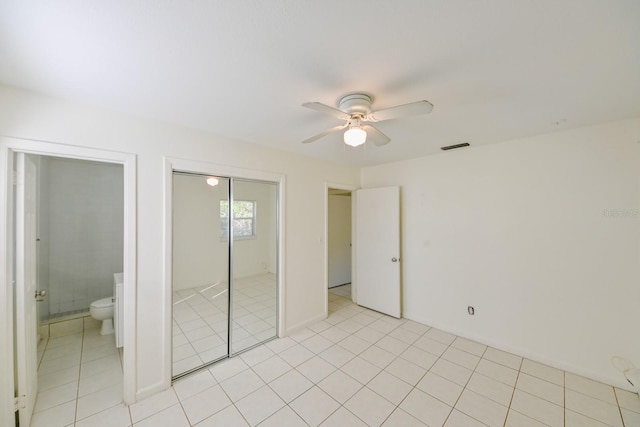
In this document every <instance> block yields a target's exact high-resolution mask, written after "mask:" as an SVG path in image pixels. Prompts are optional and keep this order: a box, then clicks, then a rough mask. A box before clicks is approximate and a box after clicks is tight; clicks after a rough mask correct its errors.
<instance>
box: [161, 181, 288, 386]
mask: <svg viewBox="0 0 640 427" xmlns="http://www.w3.org/2000/svg"><path fill="white" fill-rule="evenodd" d="M171 214H172V247H171V249H172V295H171V304H172V347H171V354H172V357H171V360H172V369H171V376H172V379H174V380H175V379H177V378H179V377H182V376H184V375H187V374H189V373H191V372H194V371H196V370H199V369H201V368H203V367H205V366H208V365H210V364H212V363H215V362H216V361H219V360H221V359H224V358H227V357H230V356H233V355H236V354H238V353H241V352H243V351H246V350H248V349H251V348H253V347H255V346H257V345H260V344H262V343H264V342H266V341H268V340H270V339H272V338H275V337H277V336H278V319H279V304H278V302H279V301H278V300H279V295H278V294H279V293H278V283H279V271H280V269H279V256H278V254H279V236H278V235H279V216H280V215H279V182H277V181H266V180H257V179H247V178H237V177H229V176H220V175H210V174H203V173H194V172H186V171H180V170H173V172H172V209H171Z"/></svg>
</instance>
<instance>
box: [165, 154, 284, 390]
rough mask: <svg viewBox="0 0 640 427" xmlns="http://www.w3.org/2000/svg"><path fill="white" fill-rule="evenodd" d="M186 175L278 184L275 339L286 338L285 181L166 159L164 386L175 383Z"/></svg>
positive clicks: (260, 173) (276, 176) (263, 174)
mask: <svg viewBox="0 0 640 427" xmlns="http://www.w3.org/2000/svg"><path fill="white" fill-rule="evenodd" d="M174 172H186V173H193V174H199V175H212V176H222V177H230V178H235V179H241V180H242V179H245V180H255V181H266V182H272V183H276V184H278V192H277V194H278V200H277V202H278V211H277V221H278V223H277V228H278V238H277V267H278V272H279V274H278V275H277V276H278V277H277V284H276V287H277V299H278V301H277V303H278V304H277V305H278V313H277V325H278V327H277V330H276V336H277V337H281V336H283V335H284V325H285V318H284V301H285V287H284V274H282V272H284V271H285V270H284V264H285V260H284V256H283V254H284V252H283V242H284V239H285V236H284V226H283V225H284V223H285V222H284V221H285V218H284V211H285V210H284V206H285V192H286V191H285V185H286V178H285V176H284V175H282V174H275V173H269V172H263V171H255V170H251V169H243V168H236V167H230V166H225V165H219V164H215V163H209V162H201V161H195V160H187V159H178V158H173V157H165V158H164V218H163V220H164V235H163V242H164V257H163V266H164V268H163V270H164V272H163V290H164V304H163V317H164V321H163V334H162V336H163V337H164V341H165V342H164V346H163V347H164V355H163V356H164V360H165V361H166V363H165V366H164V373H163V385H164V386H166V387H169V386H170V385H171V381H172V364H171V360H172V290H173V248H172V247H173V238H172V236H173V221H172V219H173V217H172V215H173V214H172V210H173V173H174Z"/></svg>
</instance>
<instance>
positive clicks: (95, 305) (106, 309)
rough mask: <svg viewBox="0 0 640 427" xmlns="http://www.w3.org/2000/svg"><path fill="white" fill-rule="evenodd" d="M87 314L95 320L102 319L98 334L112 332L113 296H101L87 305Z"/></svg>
mask: <svg viewBox="0 0 640 427" xmlns="http://www.w3.org/2000/svg"><path fill="white" fill-rule="evenodd" d="M89 314H91V317H93V318H94V319H96V320H102V328H100V335H109V334H112V333H113V298H111V297H108V298H102V299H99V300H97V301H94V302H92V303H91V305H90V306H89Z"/></svg>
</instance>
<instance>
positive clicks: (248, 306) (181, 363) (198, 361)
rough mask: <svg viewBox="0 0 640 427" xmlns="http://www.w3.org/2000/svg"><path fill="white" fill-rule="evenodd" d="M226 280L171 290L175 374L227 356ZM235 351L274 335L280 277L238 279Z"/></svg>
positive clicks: (234, 306) (270, 275) (235, 300)
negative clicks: (277, 289) (277, 284)
mask: <svg viewBox="0 0 640 427" xmlns="http://www.w3.org/2000/svg"><path fill="white" fill-rule="evenodd" d="M228 298H229V296H228V293H227V283H226V282H219V283H215V284H211V285H207V286H202V287H199V288H191V289H184V290H179V291H175V292H174V293H173V375H178V374H180V373H183V372H186V371H188V370H190V369H193V368H196V367H198V366H201V365H203V364H206V363H209V362H211V361H213V360H216V359H219V358H221V357H224V356H226V355H227V327H228V326H227V324H228V316H227V307H228ZM232 301H233V322H232V324H233V329H232V337H233V338H232V342H233V351H234V352H237V351H241V350H243V349H246V348H249V347H251V346H253V345H255V344H257V343H260V342H262V341H264V340H266V339H268V338H272V337H274V336H275V335H276V304H277V299H276V276H275V275H274V274H264V275H259V276H251V277H246V278H240V279H236V280H235V281H234V290H233V298H232Z"/></svg>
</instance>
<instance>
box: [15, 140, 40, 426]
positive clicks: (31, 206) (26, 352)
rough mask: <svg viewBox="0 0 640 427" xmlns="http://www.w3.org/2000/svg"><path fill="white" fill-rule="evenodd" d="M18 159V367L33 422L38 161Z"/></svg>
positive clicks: (24, 405)
mask: <svg viewBox="0 0 640 427" xmlns="http://www.w3.org/2000/svg"><path fill="white" fill-rule="evenodd" d="M16 160H17V162H16V169H17V173H16V217H15V221H16V254H15V255H16V258H15V259H16V356H17V357H16V369H17V373H18V375H17V395H18V399H19V402H20V404H19V419H20V425H21V426H28V425H29V424H30V422H31V415H32V414H33V407H34V405H35V400H36V394H37V392H38V374H37V345H38V342H37V311H36V297H35V295H36V165H35V164H34V163H33V161H32V160H31V159H29V158H28V157H27V156H26V155H25V154H23V153H18V154H17V159H16Z"/></svg>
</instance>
